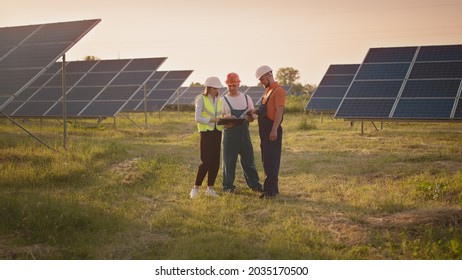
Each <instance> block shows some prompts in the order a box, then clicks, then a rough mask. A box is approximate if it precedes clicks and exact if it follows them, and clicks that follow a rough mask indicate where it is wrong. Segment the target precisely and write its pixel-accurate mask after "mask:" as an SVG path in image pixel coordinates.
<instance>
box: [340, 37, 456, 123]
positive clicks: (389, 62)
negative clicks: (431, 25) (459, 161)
mask: <svg viewBox="0 0 462 280" xmlns="http://www.w3.org/2000/svg"><path fill="white" fill-rule="evenodd" d="M461 91H462V45H446V46H424V47H397V48H373V49H370V50H369V52H368V53H367V55H366V58H365V59H364V61H363V63H362V64H361V66H360V68H359V70H358V73H357V74H356V76H355V78H354V80H353V82H352V84H351V86H350V88H349V90H348V91H347V93H346V95H345V97H344V99H343V100H342V103H341V104H340V106H339V108H338V110H337V112H336V114H335V117H339V118H345V119H396V120H461V119H462V102H461V101H460V99H461Z"/></svg>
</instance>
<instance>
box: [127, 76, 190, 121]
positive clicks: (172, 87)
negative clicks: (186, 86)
mask: <svg viewBox="0 0 462 280" xmlns="http://www.w3.org/2000/svg"><path fill="white" fill-rule="evenodd" d="M192 72H193V71H191V70H177V71H157V72H156V73H155V75H153V76H152V77H151V78H150V79H149V80H148V82H147V83H146V103H145V101H144V95H145V92H144V91H145V89H144V87H141V88H139V89H138V90H137V92H136V94H135V95H134V96H133V97H132V98H131V100H130V101H129V102H128V103H127V104H126V105H125V106H124V108H123V110H122V111H124V112H144V111H145V108H146V110H147V111H149V112H158V111H161V110H162V109H163V108H164V107H165V106H166V105H167V104H169V102H170V101H171V100H172V99H174V98H175V97H176V94H177V93H178V92H177V91H178V90H179V89H180V87H181V85H182V84H183V83H184V82H185V81H186V79H188V77H189V76H190V75H191V73H192Z"/></svg>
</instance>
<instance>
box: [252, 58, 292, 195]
mask: <svg viewBox="0 0 462 280" xmlns="http://www.w3.org/2000/svg"><path fill="white" fill-rule="evenodd" d="M255 77H256V78H257V79H258V80H259V81H260V83H261V84H262V85H263V86H264V87H265V88H266V92H265V95H264V96H263V99H262V101H261V105H260V108H259V109H258V131H259V134H260V141H261V144H260V148H261V157H262V163H263V169H264V171H265V182H264V184H263V194H262V195H261V196H260V198H265V197H273V196H276V195H277V194H278V193H279V185H278V183H279V166H280V163H281V152H282V126H281V123H282V119H283V115H284V106H285V102H286V91H285V90H284V89H283V88H282V87H281V86H279V84H278V82H276V81H275V80H274V77H273V69H271V67H269V66H268V65H262V66H260V67H259V68H258V69H257V70H256V71H255Z"/></svg>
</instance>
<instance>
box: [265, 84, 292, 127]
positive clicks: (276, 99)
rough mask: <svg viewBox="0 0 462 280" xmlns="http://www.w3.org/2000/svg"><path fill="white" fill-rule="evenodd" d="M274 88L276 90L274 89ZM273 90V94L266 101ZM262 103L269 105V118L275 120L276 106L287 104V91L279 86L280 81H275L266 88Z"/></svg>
mask: <svg viewBox="0 0 462 280" xmlns="http://www.w3.org/2000/svg"><path fill="white" fill-rule="evenodd" d="M273 89H274V90H273ZM271 90H273V94H271V97H270V99H269V101H268V103H266V101H267V98H268V95H269V93H270V91H271ZM262 104H266V106H267V107H268V118H269V119H270V120H272V121H274V118H275V116H276V107H277V106H284V105H285V104H286V91H285V90H284V89H283V88H282V87H280V86H279V84H278V82H274V83H272V84H271V85H270V87H269V88H267V89H266V93H265V96H263V100H262Z"/></svg>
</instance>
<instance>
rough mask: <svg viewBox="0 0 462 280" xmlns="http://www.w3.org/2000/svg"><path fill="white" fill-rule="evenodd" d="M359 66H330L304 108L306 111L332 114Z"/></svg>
mask: <svg viewBox="0 0 462 280" xmlns="http://www.w3.org/2000/svg"><path fill="white" fill-rule="evenodd" d="M358 68H359V64H332V65H330V66H329V68H328V69H327V71H326V74H325V75H324V77H323V78H322V80H321V83H320V84H319V86H318V87H317V88H316V90H315V92H314V93H313V95H312V96H311V98H310V100H309V101H308V104H307V105H306V107H305V110H306V111H313V112H327V113H334V112H335V111H336V110H337V108H338V105H340V102H341V101H342V99H343V97H344V96H345V94H346V92H347V90H348V88H349V87H350V85H351V82H352V81H353V78H354V76H355V75H356V72H357V71H358Z"/></svg>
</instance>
